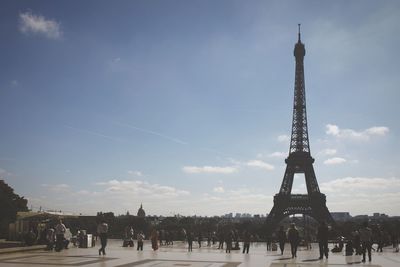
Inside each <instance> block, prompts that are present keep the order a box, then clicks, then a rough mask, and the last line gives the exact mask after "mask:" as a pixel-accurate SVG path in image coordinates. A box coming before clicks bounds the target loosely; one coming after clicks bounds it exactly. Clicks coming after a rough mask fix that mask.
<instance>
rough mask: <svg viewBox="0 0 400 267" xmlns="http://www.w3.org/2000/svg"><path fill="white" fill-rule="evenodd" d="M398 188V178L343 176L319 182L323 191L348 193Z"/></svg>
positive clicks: (399, 182) (399, 181)
mask: <svg viewBox="0 0 400 267" xmlns="http://www.w3.org/2000/svg"><path fill="white" fill-rule="evenodd" d="M377 190H379V192H382V193H383V191H385V190H395V191H398V190H400V179H398V178H366V177H345V178H340V179H336V180H332V181H329V182H325V183H322V184H321V191H323V192H339V193H346V192H347V193H348V192H354V191H359V192H360V193H361V192H363V191H364V192H365V191H375V192H376V191H377Z"/></svg>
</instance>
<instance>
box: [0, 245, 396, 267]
mask: <svg viewBox="0 0 400 267" xmlns="http://www.w3.org/2000/svg"><path fill="white" fill-rule="evenodd" d="M205 245H206V244H205V243H204V244H203V247H202V248H200V249H199V248H197V243H193V252H187V249H186V244H184V243H182V242H175V243H174V245H173V246H162V247H160V249H159V250H158V251H152V250H151V245H150V244H149V243H148V242H145V244H144V250H143V251H136V242H135V247H134V248H124V247H122V241H119V240H109V244H108V246H107V249H106V252H107V255H106V256H99V255H98V249H99V247H98V246H96V247H94V248H86V249H84V248H74V247H72V248H70V249H68V250H63V251H62V252H48V251H44V250H36V251H14V252H13V253H11V252H9V253H1V254H0V266H2V267H7V266H16V267H21V266H101V267H107V266H118V267H130V266H139V267H149V266H157V267H173V266H191V267H236V266H238V267H244V266H254V267H258V266H260V267H261V266H267V267H268V266H269V267H300V266H309V267H313V266H347V265H352V266H369V267H379V266H382V267H395V266H396V267H398V266H400V253H394V252H393V250H392V249H391V248H385V249H384V252H382V253H376V252H373V255H372V262H370V263H369V262H367V263H361V257H360V256H350V257H345V256H343V254H342V253H335V254H334V253H330V254H329V259H328V260H326V259H324V260H318V257H319V252H318V246H317V244H313V249H311V250H304V249H303V248H300V250H299V251H298V253H297V258H295V259H292V258H291V256H290V247H289V245H288V244H287V246H286V248H285V253H284V255H282V256H281V255H280V253H278V252H276V251H267V250H266V246H265V244H252V246H251V247H250V253H249V254H242V253H241V251H232V252H231V253H230V254H226V253H225V251H224V250H218V249H217V245H215V246H212V247H207V246H205Z"/></svg>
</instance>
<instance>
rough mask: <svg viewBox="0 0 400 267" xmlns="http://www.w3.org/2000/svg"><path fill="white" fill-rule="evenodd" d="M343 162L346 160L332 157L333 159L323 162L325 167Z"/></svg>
mask: <svg viewBox="0 0 400 267" xmlns="http://www.w3.org/2000/svg"><path fill="white" fill-rule="evenodd" d="M345 162H346V159H344V158H339V157H334V158H330V159H327V160H325V161H324V164H325V165H337V164H342V163H345Z"/></svg>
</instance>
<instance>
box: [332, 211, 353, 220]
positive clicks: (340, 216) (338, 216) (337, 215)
mask: <svg viewBox="0 0 400 267" xmlns="http://www.w3.org/2000/svg"><path fill="white" fill-rule="evenodd" d="M331 216H332V218H333V219H334V220H335V221H347V220H350V219H351V218H352V217H351V215H350V213H349V212H331Z"/></svg>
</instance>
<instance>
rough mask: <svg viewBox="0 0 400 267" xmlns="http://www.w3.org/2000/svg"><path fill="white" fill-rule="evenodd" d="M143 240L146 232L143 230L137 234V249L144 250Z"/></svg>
mask: <svg viewBox="0 0 400 267" xmlns="http://www.w3.org/2000/svg"><path fill="white" fill-rule="evenodd" d="M143 240H144V234H143V231H140V232H139V233H138V234H137V250H138V251H139V250H142V251H143Z"/></svg>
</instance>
